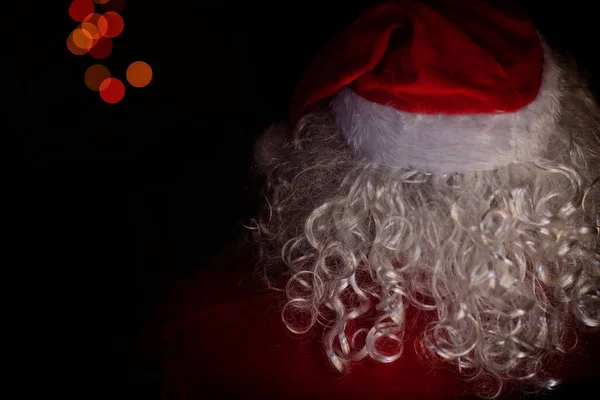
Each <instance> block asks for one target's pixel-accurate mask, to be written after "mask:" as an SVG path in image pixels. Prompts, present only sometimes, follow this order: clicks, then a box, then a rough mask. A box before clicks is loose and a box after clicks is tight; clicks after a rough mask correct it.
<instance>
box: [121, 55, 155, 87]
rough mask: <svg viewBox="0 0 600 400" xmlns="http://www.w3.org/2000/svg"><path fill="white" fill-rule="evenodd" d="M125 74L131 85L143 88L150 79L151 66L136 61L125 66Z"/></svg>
mask: <svg viewBox="0 0 600 400" xmlns="http://www.w3.org/2000/svg"><path fill="white" fill-rule="evenodd" d="M125 75H126V76H127V82H129V84H130V85H131V86H133V87H137V88H143V87H145V86H147V85H148V84H149V83H150V81H152V68H150V66H149V65H148V64H147V63H145V62H143V61H136V62H133V63H131V64H130V65H129V67H127V72H126V73H125Z"/></svg>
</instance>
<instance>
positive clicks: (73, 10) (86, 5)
mask: <svg viewBox="0 0 600 400" xmlns="http://www.w3.org/2000/svg"><path fill="white" fill-rule="evenodd" d="M93 13H94V3H92V0H73V2H71V5H70V6H69V15H70V16H71V18H73V19H74V20H75V21H77V22H83V21H84V20H85V19H86V18H87V16H88V15H90V14H93Z"/></svg>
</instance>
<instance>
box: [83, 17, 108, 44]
mask: <svg viewBox="0 0 600 400" xmlns="http://www.w3.org/2000/svg"><path fill="white" fill-rule="evenodd" d="M83 22H88V23H90V24H93V25H94V26H95V27H96V30H98V34H99V35H100V36H104V35H106V29H108V22H106V21H104V17H103V16H102V15H101V14H98V13H93V14H90V15H88V16H87V18H86V19H85V20H84V21H83ZM98 39H100V37H98V38H96V40H98Z"/></svg>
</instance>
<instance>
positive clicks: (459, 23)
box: [291, 0, 543, 120]
mask: <svg viewBox="0 0 600 400" xmlns="http://www.w3.org/2000/svg"><path fill="white" fill-rule="evenodd" d="M428 3H429V5H426V4H424V3H422V2H419V1H412V0H402V1H392V2H387V3H383V4H380V5H378V6H376V7H374V8H373V9H371V10H369V11H367V12H366V13H364V14H363V15H362V16H360V17H359V18H358V20H357V21H356V22H355V23H354V24H352V25H350V26H349V27H348V28H347V29H346V30H345V31H344V32H342V33H341V34H339V35H338V36H336V37H335V38H333V39H332V40H331V42H329V43H328V44H327V45H326V46H325V48H324V49H323V50H322V51H321V52H320V53H319V54H318V55H317V57H316V59H315V60H314V62H313V63H312V64H311V65H310V66H309V67H308V69H307V70H306V72H305V74H304V75H303V77H302V78H301V80H300V82H299V83H298V86H297V89H296V92H295V94H294V96H293V99H292V106H291V117H292V119H293V120H295V119H297V118H299V117H300V116H301V115H302V114H303V113H304V112H307V111H309V110H311V109H312V108H314V107H315V106H317V105H318V104H319V102H320V101H321V100H324V99H327V98H329V97H330V96H332V95H334V94H335V93H336V92H337V91H338V90H340V89H341V88H342V87H344V86H346V85H349V86H350V87H352V89H353V90H354V91H355V92H357V93H358V94H359V95H361V96H362V97H364V98H366V99H368V100H370V101H373V102H376V103H379V104H385V105H391V106H393V107H395V108H397V109H399V110H402V111H408V112H416V113H442V114H473V113H495V112H499V111H501V112H510V111H515V110H518V109H520V108H521V107H523V106H525V105H527V104H528V103H530V102H531V101H532V100H533V99H535V97H536V96H537V93H538V90H539V86H540V82H541V75H542V64H543V50H542V45H541V42H540V39H539V37H538V34H537V31H536V29H535V27H534V26H533V23H532V22H531V20H529V19H528V18H527V16H526V15H524V14H523V13H521V12H519V11H518V10H517V9H515V8H513V7H510V6H507V3H509V2H498V4H497V5H492V4H490V3H489V2H482V1H479V0H468V1H453V0H450V1H448V0H446V1H435V0H432V1H428Z"/></svg>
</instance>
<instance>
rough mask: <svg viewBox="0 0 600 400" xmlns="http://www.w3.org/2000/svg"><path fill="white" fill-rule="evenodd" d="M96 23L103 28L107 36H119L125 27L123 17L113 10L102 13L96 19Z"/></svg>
mask: <svg viewBox="0 0 600 400" xmlns="http://www.w3.org/2000/svg"><path fill="white" fill-rule="evenodd" d="M98 24H99V25H100V26H101V29H103V30H105V34H104V35H105V36H106V37H109V38H116V37H117V36H119V35H120V34H121V32H123V28H124V27H125V22H124V21H123V17H121V15H119V14H118V13H116V12H114V11H109V12H106V13H104V15H102V17H101V18H100V20H99V21H98Z"/></svg>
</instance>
